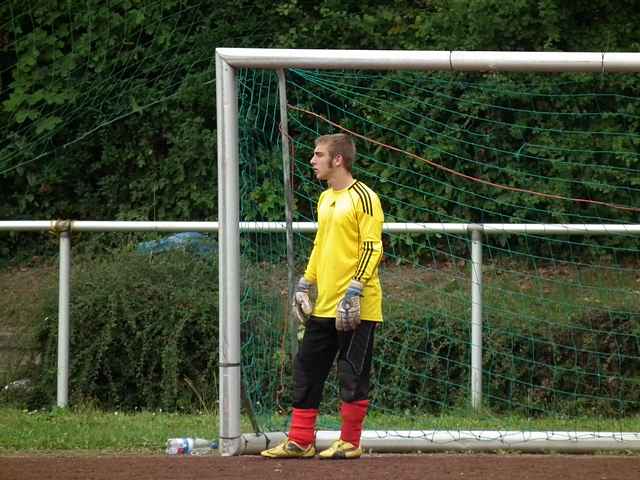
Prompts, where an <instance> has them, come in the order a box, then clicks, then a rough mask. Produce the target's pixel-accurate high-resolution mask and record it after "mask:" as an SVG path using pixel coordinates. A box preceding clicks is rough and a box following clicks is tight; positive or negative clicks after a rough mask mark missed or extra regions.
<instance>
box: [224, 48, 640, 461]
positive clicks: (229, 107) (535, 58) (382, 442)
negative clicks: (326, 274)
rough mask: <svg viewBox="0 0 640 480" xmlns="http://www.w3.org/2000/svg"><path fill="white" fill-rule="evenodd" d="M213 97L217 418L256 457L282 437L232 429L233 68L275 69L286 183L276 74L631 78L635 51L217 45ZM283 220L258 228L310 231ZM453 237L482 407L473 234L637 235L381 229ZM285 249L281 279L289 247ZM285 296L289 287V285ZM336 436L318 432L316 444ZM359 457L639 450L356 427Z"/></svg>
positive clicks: (514, 435) (580, 440)
mask: <svg viewBox="0 0 640 480" xmlns="http://www.w3.org/2000/svg"><path fill="white" fill-rule="evenodd" d="M215 58H216V97H217V122H218V131H217V135H218V192H219V196H218V198H219V204H218V222H219V223H218V225H219V256H220V262H219V270H220V271H219V285H220V309H219V312H220V338H219V349H220V350H219V351H220V359H219V360H220V364H219V384H220V385H219V387H220V388H219V392H220V393H219V394H220V397H219V407H220V408H219V414H220V442H219V446H220V452H221V454H222V455H225V456H229V455H238V454H243V453H245V454H246V453H249V454H253V453H257V452H259V451H260V450H262V449H264V448H266V447H267V446H269V445H273V443H274V442H277V441H279V440H280V439H282V438H283V433H281V432H273V433H260V434H243V433H242V431H241V422H240V419H241V405H242V400H241V385H242V381H241V356H240V352H241V339H240V320H241V312H240V301H241V298H240V296H241V288H240V232H241V229H242V222H241V220H242V219H241V218H240V191H239V179H240V171H239V119H238V93H237V86H236V81H237V79H236V72H237V69H240V68H254V69H268V70H274V71H276V72H277V73H278V78H279V85H280V89H279V92H280V109H281V112H280V113H281V118H282V119H283V126H282V128H283V134H282V145H283V156H284V159H283V160H284V167H283V168H284V172H285V178H284V182H285V185H287V184H288V183H289V179H288V177H287V175H288V172H289V171H290V168H289V165H288V162H289V161H290V160H289V158H288V151H289V148H288V135H287V134H286V105H287V102H286V89H285V84H284V75H283V74H282V72H283V71H284V69H289V68H313V69H349V70H423V71H452V72H463V71H465V72H473V71H475V72H558V73H559V72H595V73H609V72H618V73H637V72H640V53H601V52H463V51H459V52H458V51H355V50H279V49H236V48H218V49H216V55H215ZM286 205H287V208H286V211H285V212H283V216H284V218H285V219H286V221H284V222H278V223H277V224H275V223H274V224H271V225H270V226H267V225H265V230H269V229H270V228H273V229H275V230H279V231H286V232H287V236H288V238H289V239H291V238H292V233H293V232H294V231H306V232H308V231H313V225H309V224H305V225H302V224H300V223H295V222H293V221H292V215H291V211H292V210H291V209H292V205H291V199H290V198H286ZM392 230H394V231H398V232H406V233H411V232H419V233H438V232H456V233H464V234H469V235H470V237H471V240H472V242H471V245H472V253H471V265H472V269H471V279H470V284H471V294H472V300H471V303H472V311H471V319H470V324H471V368H470V371H471V386H470V391H471V404H472V407H473V408H474V409H479V408H480V407H481V405H482V285H483V283H482V236H483V235H493V234H501V233H502V234H503V233H514V234H518V233H544V234H548V235H569V234H575V235H619V234H625V235H637V234H640V225H627V224H625V225H611V224H546V225H540V224H535V225H532V224H471V223H469V224H447V223H437V224H385V231H392ZM287 243H288V248H289V251H288V263H289V282H290V284H291V279H292V275H293V272H292V268H293V265H292V263H293V254H292V251H291V249H292V248H293V247H292V245H291V242H290V241H289V242H287ZM289 294H291V288H289ZM337 435H338V432H329V431H321V432H318V437H317V443H318V446H319V447H320V448H322V447H323V446H325V445H328V444H329V443H331V441H333V440H335V439H336V438H337ZM362 446H363V449H364V450H365V451H369V450H371V451H375V452H406V451H435V450H455V449H464V450H475V449H477V450H495V449H510V448H512V449H518V450H522V451H540V450H548V449H559V450H564V451H593V450H606V449H624V450H640V433H620V432H618V433H616V432H556V431H554V432H517V431H477V430H469V431H462V430H461V431H455V432H454V431H423V430H421V431H417V432H414V431H379V430H373V431H365V432H363V437H362Z"/></svg>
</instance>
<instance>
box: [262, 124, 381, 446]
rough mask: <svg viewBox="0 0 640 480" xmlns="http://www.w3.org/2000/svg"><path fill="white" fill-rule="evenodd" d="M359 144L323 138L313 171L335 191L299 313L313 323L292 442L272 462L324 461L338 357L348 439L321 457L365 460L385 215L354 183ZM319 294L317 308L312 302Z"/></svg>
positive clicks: (298, 378)
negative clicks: (320, 436)
mask: <svg viewBox="0 0 640 480" xmlns="http://www.w3.org/2000/svg"><path fill="white" fill-rule="evenodd" d="M355 157H356V147H355V144H354V142H353V139H352V138H351V137H350V136H349V135H346V134H334V135H324V136H321V137H319V138H317V139H316V142H315V149H314V152H313V157H312V158H311V166H312V167H313V171H314V173H315V176H316V178H318V179H319V180H324V181H326V182H327V184H328V187H329V188H328V189H327V190H325V191H324V192H322V194H321V195H320V199H319V200H318V231H317V233H316V238H315V241H314V244H313V250H312V252H311V256H310V258H309V262H308V264H307V268H306V270H305V272H304V276H303V277H301V278H300V280H299V281H298V284H297V287H296V290H295V294H294V302H293V309H294V313H295V314H296V316H297V317H298V319H299V320H300V321H301V322H303V323H304V324H305V330H304V337H303V339H302V345H301V346H300V349H299V351H298V354H297V356H296V358H295V361H294V369H293V380H294V390H293V413H292V418H291V426H290V430H289V435H288V438H287V440H285V441H284V442H282V443H281V444H279V445H277V446H275V447H273V448H270V449H268V450H265V451H263V452H262V456H264V457H268V458H311V457H314V456H315V455H316V449H315V427H316V418H317V416H318V408H319V406H320V401H321V400H322V392H323V389H324V384H325V381H326V379H327V376H328V375H329V371H330V369H331V367H332V366H333V363H334V361H335V359H336V356H337V359H338V361H337V368H338V378H339V381H340V397H341V400H342V403H341V407H340V415H341V419H342V426H341V431H340V439H339V440H337V441H335V442H334V443H333V444H332V445H331V446H330V447H329V448H327V449H326V450H323V451H322V452H320V453H319V456H320V458H358V457H360V456H361V455H362V449H361V447H360V435H361V433H362V425H363V422H364V418H365V416H366V414H367V408H368V405H369V401H368V397H369V377H370V370H371V356H372V348H373V337H374V332H375V329H376V325H377V324H378V323H379V322H381V321H382V289H381V287H380V280H379V278H378V265H379V263H380V260H381V258H382V239H381V236H382V224H383V221H384V215H383V213H382V207H381V205H380V200H379V199H378V196H377V195H376V194H375V193H374V192H373V191H372V190H371V189H370V188H369V187H367V186H366V185H365V184H364V183H362V182H360V181H357V180H354V178H353V176H352V173H351V167H352V164H353V161H354V160H355ZM312 285H315V286H316V288H317V298H316V302H315V306H314V305H312V303H311V300H310V298H309V291H310V288H311V286H312Z"/></svg>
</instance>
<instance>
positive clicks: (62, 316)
mask: <svg viewBox="0 0 640 480" xmlns="http://www.w3.org/2000/svg"><path fill="white" fill-rule="evenodd" d="M59 282H60V283H59V286H58V386H57V395H56V399H57V405H58V407H63V408H64V407H66V406H67V405H68V403H69V298H70V294H69V292H70V284H71V233H70V232H69V231H68V230H66V231H63V232H60V272H59Z"/></svg>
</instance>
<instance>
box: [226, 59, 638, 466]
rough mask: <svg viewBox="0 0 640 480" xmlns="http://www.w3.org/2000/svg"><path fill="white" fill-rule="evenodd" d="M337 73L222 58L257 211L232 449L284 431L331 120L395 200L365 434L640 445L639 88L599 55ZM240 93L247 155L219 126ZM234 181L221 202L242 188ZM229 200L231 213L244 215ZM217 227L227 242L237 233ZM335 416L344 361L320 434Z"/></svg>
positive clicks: (247, 240)
mask: <svg viewBox="0 0 640 480" xmlns="http://www.w3.org/2000/svg"><path fill="white" fill-rule="evenodd" d="M237 52H238V51H235V50H232V49H229V50H227V51H225V52H224V53H227V54H228V58H232V60H229V62H230V63H233V62H235V63H236V64H237V65H239V67H240V66H247V67H248V66H249V64H250V63H251V61H252V58H253V57H251V55H250V54H248V53H247V52H248V51H239V53H237ZM236 53H237V55H236ZM245 53H247V54H246V55H245ZM251 53H252V54H253V53H254V51H251ZM443 53H446V54H447V55H450V53H449V52H443ZM451 53H455V52H451ZM234 55H235V56H234ZM243 55H245V56H244V57H243ZM327 55H328V53H327ZM336 55H337V56H338V58H339V57H340V52H337V53H336ZM597 55H598V56H600V54H597ZM240 57H243V60H242V61H240V60H238V58H240ZM255 58H259V59H264V58H267V55H264V56H262V55H255ZM300 58H302V54H300ZM451 58H454V57H452V56H451ZM517 58H518V59H521V58H524V55H523V56H522V57H517ZM590 58H592V57H590ZM447 59H449V57H447ZM243 62H244V63H243ZM325 63H326V62H325ZM525 63H526V62H522V63H520V64H519V67H517V69H520V70H527V67H526V66H523V65H524V64H525ZM344 65H345V69H335V66H332V67H331V68H332V69H322V68H320V67H322V66H323V62H318V64H317V67H318V68H314V65H313V64H312V61H310V60H309V61H307V62H306V64H305V65H303V66H304V67H305V68H299V67H297V66H294V67H292V68H288V69H287V70H284V71H281V73H280V75H281V82H280V84H279V81H278V75H277V74H276V71H275V70H274V69H265V67H268V66H269V65H266V63H265V62H263V63H259V62H258V64H256V65H255V66H256V67H261V69H258V68H239V67H238V68H233V69H232V70H233V75H229V73H228V70H231V67H229V65H227V64H226V63H225V62H220V59H219V65H218V89H219V91H218V94H219V96H218V101H219V104H218V116H219V122H220V123H219V125H220V130H221V131H219V140H220V143H221V145H222V146H221V147H219V148H221V150H219V154H220V155H221V157H220V158H221V161H222V159H224V160H223V161H224V164H225V165H226V166H225V165H222V166H221V167H219V175H221V176H220V178H225V179H228V178H229V177H230V176H231V177H232V176H233V169H234V168H235V167H234V166H233V163H232V162H230V161H229V160H228V159H229V158H232V157H233V156H234V155H235V153H234V151H233V149H234V148H237V149H238V150H237V158H238V159H239V164H238V167H237V168H238V171H239V177H238V185H237V188H238V192H239V197H238V212H237V215H238V219H239V220H240V221H242V222H250V223H245V224H242V225H241V227H240V231H239V234H238V238H239V244H238V245H237V246H235V248H237V252H238V255H239V258H238V264H237V265H238V266H239V269H240V270H239V271H240V275H239V278H238V280H237V283H238V291H237V297H238V298H239V305H240V308H239V313H238V316H239V320H240V330H239V332H238V336H239V338H240V339H241V347H240V351H239V362H238V363H240V364H241V368H240V369H236V370H240V371H241V374H240V375H239V376H238V377H237V378H236V379H235V380H233V381H234V382H240V383H241V394H240V396H239V397H238V394H237V392H238V389H239V387H237V388H238V389H236V386H231V384H226V385H225V382H227V381H230V380H229V379H228V378H226V377H224V374H223V373H222V372H229V371H232V370H233V369H234V364H235V363H236V362H235V360H236V358H235V353H233V352H231V353H229V350H226V352H227V353H224V352H225V348H226V347H229V345H230V344H232V343H233V339H232V338H231V337H229V336H225V335H224V334H222V335H221V350H222V351H223V353H222V354H221V355H222V357H221V362H222V365H223V368H222V369H221V379H222V380H221V390H222V397H221V415H222V416H223V417H224V416H225V414H226V413H228V411H231V412H232V413H233V412H236V413H237V412H238V411H239V410H240V406H239V405H231V406H229V405H225V401H226V400H225V398H233V399H234V400H233V402H234V403H235V404H237V403H238V402H239V403H240V404H241V405H242V408H241V410H242V423H241V426H240V429H241V431H242V434H243V435H242V437H240V438H239V439H238V435H236V434H235V433H234V431H233V430H234V428H235V427H234V424H232V423H230V422H231V421H230V420H229V418H226V417H225V418H223V419H221V438H222V440H223V444H224V441H225V440H227V441H228V442H229V443H228V446H227V448H228V450H227V452H228V453H229V452H230V453H238V452H255V451H258V450H259V449H260V448H264V447H265V446H266V445H267V444H269V443H271V442H274V441H277V440H278V439H280V438H282V436H283V435H284V433H285V432H287V430H288V421H289V418H290V416H289V414H290V408H291V385H292V380H291V365H292V355H293V354H294V353H295V351H296V348H297V342H298V340H297V339H298V337H299V334H300V333H301V332H300V331H299V330H298V326H297V325H295V324H294V323H293V322H292V317H291V312H290V311H289V295H290V288H291V286H290V285H291V281H292V279H297V277H298V276H299V275H300V274H301V273H302V272H303V270H304V267H305V264H306V260H307V258H308V255H309V253H310V248H311V245H312V242H313V238H314V230H313V225H314V224H313V222H315V220H316V202H317V200H318V196H319V195H320V193H321V192H322V191H323V190H324V189H325V188H326V185H324V184H322V183H321V182H319V181H317V180H315V178H314V176H313V174H312V171H311V168H310V165H309V159H310V157H311V156H312V152H313V140H314V139H315V138H316V137H317V136H319V135H323V134H328V133H337V132H347V133H350V134H351V135H353V136H354V137H355V139H356V143H357V148H358V158H357V160H356V162H355V165H354V177H356V178H357V179H358V180H361V181H363V182H364V183H366V184H367V185H369V186H370V187H371V188H372V189H373V190H374V191H376V192H377V193H378V195H379V196H380V199H381V202H382V206H383V209H384V212H385V230H384V234H383V243H384V250H385V255H384V260H383V262H382V264H381V267H380V277H381V282H382V286H383V292H384V302H383V309H384V323H383V325H382V326H381V328H380V329H379V330H378V332H377V334H376V335H377V336H376V345H375V350H374V352H375V353H374V361H373V371H372V384H373V385H372V389H371V396H370V401H371V408H370V413H369V415H368V417H367V419H366V423H365V430H366V432H365V433H364V435H363V446H364V448H365V449H367V448H368V449H370V450H374V451H410V450H414V451H417V450H421V451H426V450H437V449H447V450H450V449H456V448H462V449H469V448H478V449H491V450H495V449H502V448H517V449H519V450H547V449H554V448H557V449H561V450H580V449H590V450H594V449H609V448H621V449H635V448H637V447H638V445H639V443H638V442H639V441H640V436H638V435H637V434H636V433H634V432H638V431H640V423H639V420H638V412H639V410H640V388H638V387H639V385H638V378H640V337H639V335H640V329H639V327H638V325H639V324H640V322H639V320H640V310H639V309H638V306H637V305H638V301H637V300H638V294H639V291H640V277H639V276H638V273H637V272H638V261H639V255H638V254H639V251H638V247H637V240H638V239H637V235H638V229H637V228H638V226H637V225H635V223H637V215H638V212H639V211H640V206H639V205H638V203H637V198H638V194H639V193H640V190H639V189H640V187H639V185H640V176H639V170H638V165H639V150H638V145H639V144H640V135H639V134H638V133H637V131H638V125H639V124H640V99H639V98H638V97H637V93H636V92H635V91H634V90H633V88H632V83H631V82H629V76H628V75H627V74H624V73H615V72H608V71H607V70H606V68H605V64H604V60H603V63H602V68H595V67H594V68H592V69H591V70H593V71H592V72H584V73H578V72H573V73H571V72H562V71H561V70H562V68H561V67H557V66H555V67H553V68H551V67H549V68H545V67H537V69H538V70H545V69H546V70H552V69H555V70H559V71H558V72H557V73H540V72H526V71H525V72H513V71H511V72H504V71H503V72H499V71H494V72H486V71H484V72H463V71H457V72H455V71H447V72H443V71H438V70H444V69H445V67H442V68H435V69H433V70H434V71H428V69H424V68H423V69H422V71H417V70H418V69H414V70H413V71H411V70H410V69H407V70H402V69H400V68H398V69H395V70H389V69H386V68H385V71H381V70H380V69H375V68H371V67H367V66H365V67H363V68H358V64H357V62H356V63H355V64H354V67H355V68H354V69H346V67H347V64H346V63H345V64H344ZM452 65H453V64H452ZM492 65H493V64H492ZM572 65H573V64H572ZM277 66H278V65H276V67H277ZM453 66H454V67H455V65H453ZM225 68H226V69H227V73H225V71H224V69H225ZM629 68H632V67H629ZM447 69H448V68H447ZM454 69H455V68H454ZM474 69H475V70H487V69H486V68H485V69H480V68H469V70H474ZM509 69H511V70H515V69H516V68H515V67H514V68H500V66H499V65H498V67H496V68H494V70H509ZM535 69H536V67H532V68H530V70H535ZM578 69H579V68H575V67H568V68H567V70H578ZM583 70H589V68H583ZM224 75H227V78H229V79H232V82H233V85H232V86H230V82H227V83H224V82H222V81H221V77H222V76H224ZM282 80H284V81H282ZM283 87H284V88H283ZM279 89H280V93H279ZM230 90H231V93H232V94H234V100H233V101H235V98H237V125H238V135H237V147H234V146H233V145H231V144H232V143H233V142H234V141H235V140H236V139H235V138H234V136H233V134H231V133H229V132H230V130H231V129H232V128H233V127H232V126H231V125H230V123H229V121H228V120H220V118H221V117H222V116H224V115H225V111H226V109H229V108H231V107H229V104H228V102H229V99H228V97H226V95H228V94H229V91H230ZM285 92H286V98H284V96H283V93H285ZM221 99H225V101H226V102H227V103H225V104H221V103H220V100H221ZM285 104H286V116H283V115H282V112H283V110H282V108H281V107H282V106H283V105H285ZM223 118H229V117H223ZM230 118H232V119H233V117H230ZM283 157H284V158H285V161H284V163H283ZM287 161H288V162H289V163H288V164H287ZM283 165H285V166H283ZM285 168H286V169H287V170H286V171H285ZM225 169H226V170H225ZM221 185H222V182H221ZM230 185H231V186H230ZM221 188H222V189H223V190H224V189H227V191H226V193H223V194H221V198H223V203H221V205H223V204H224V202H225V201H227V202H228V201H229V198H231V197H229V195H230V192H229V191H228V189H233V188H235V187H234V186H233V184H232V183H231V184H230V183H227V184H226V186H222V187H221ZM289 194H291V195H292V203H290V204H289V207H290V208H291V213H290V220H291V221H290V222H289V224H288V225H287V222H286V216H287V214H286V212H287V207H288V206H287V203H288V202H287V196H288V195H289ZM224 199H226V200H224ZM225 208H227V210H226V213H224V212H222V211H221V216H224V215H227V219H226V220H225V219H224V218H222V217H221V222H222V224H224V221H228V222H233V221H234V219H235V217H234V213H233V212H232V210H229V208H230V207H229V204H228V203H227V204H226V207H225ZM253 222H265V223H253ZM269 222H271V223H269ZM276 222H277V223H276ZM230 224H231V223H230ZM287 227H288V228H289V236H290V238H289V240H290V241H289V242H287ZM223 230H224V228H223ZM474 232H475V233H474ZM224 235H225V234H224V232H223V231H222V230H221V240H220V241H221V243H222V245H223V248H225V243H226V245H227V247H229V246H230V245H231V244H232V243H233V237H232V236H227V237H225V236H224ZM227 235H228V234H227ZM225 238H226V239H225ZM288 252H289V255H290V256H289V259H288V256H287V255H288ZM292 254H293V257H291V255H292ZM225 262H226V263H225ZM221 264H222V265H225V264H226V265H227V266H226V267H223V269H224V268H226V269H227V270H226V273H225V272H222V274H221V282H224V281H226V282H230V281H231V282H232V280H229V278H233V277H229V276H228V275H230V273H229V272H231V271H232V270H233V263H229V262H227V261H226V260H225V259H223V258H221ZM225 275H227V276H225ZM222 287H223V283H221V295H225V293H224V291H223V288H222ZM474 290H475V293H474ZM228 291H230V292H231V294H232V296H231V297H230V298H233V291H232V290H228ZM229 301H231V300H229ZM223 302H224V300H223ZM230 310H231V311H232V310H233V307H232V306H231V305H230V304H226V307H225V306H223V307H222V314H223V315H225V314H229V311H230ZM225 312H226V313H225ZM231 315H233V313H231ZM231 330H232V329H231ZM474 356H475V357H476V358H475V362H476V363H474ZM478 359H479V362H478ZM225 365H229V367H228V369H227V370H225ZM233 371H235V370H233ZM223 377H224V378H223ZM240 379H241V380H240ZM227 395H230V396H231V397H228V396H227ZM234 395H236V396H235V397H234ZM225 408H227V409H230V410H228V411H227V412H225ZM338 408H339V389H338V387H337V380H336V378H335V373H333V374H332V376H331V377H330V379H329V381H328V382H327V385H326V388H325V393H324V400H323V403H322V406H321V409H320V413H321V416H320V419H319V423H318V429H319V430H320V432H319V433H318V441H319V442H327V443H328V442H329V441H330V440H332V439H334V438H335V437H336V436H337V435H338V432H337V430H339V426H340V418H339V415H338ZM233 414H235V413H233ZM225 429H226V430H225ZM233 442H239V444H238V443H236V444H235V445H236V447H231V446H230V445H231V444H232V443H233ZM237 445H239V446H237ZM223 448H224V447H223ZM223 453H224V452H223Z"/></svg>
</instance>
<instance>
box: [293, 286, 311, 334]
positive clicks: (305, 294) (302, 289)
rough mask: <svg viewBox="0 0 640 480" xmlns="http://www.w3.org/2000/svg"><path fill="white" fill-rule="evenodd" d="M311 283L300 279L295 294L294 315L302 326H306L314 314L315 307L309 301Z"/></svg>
mask: <svg viewBox="0 0 640 480" xmlns="http://www.w3.org/2000/svg"><path fill="white" fill-rule="evenodd" d="M310 288H311V282H309V281H308V280H307V279H306V278H304V277H300V280H298V284H297V285H296V289H295V291H294V293H293V305H291V306H292V308H293V313H294V315H295V317H296V318H297V319H298V321H299V322H300V324H301V325H306V324H307V320H308V319H309V315H311V312H313V305H312V304H311V300H309V289H310Z"/></svg>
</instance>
